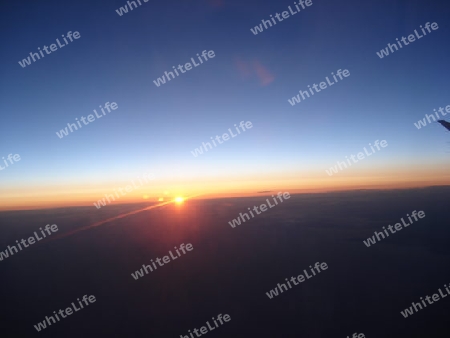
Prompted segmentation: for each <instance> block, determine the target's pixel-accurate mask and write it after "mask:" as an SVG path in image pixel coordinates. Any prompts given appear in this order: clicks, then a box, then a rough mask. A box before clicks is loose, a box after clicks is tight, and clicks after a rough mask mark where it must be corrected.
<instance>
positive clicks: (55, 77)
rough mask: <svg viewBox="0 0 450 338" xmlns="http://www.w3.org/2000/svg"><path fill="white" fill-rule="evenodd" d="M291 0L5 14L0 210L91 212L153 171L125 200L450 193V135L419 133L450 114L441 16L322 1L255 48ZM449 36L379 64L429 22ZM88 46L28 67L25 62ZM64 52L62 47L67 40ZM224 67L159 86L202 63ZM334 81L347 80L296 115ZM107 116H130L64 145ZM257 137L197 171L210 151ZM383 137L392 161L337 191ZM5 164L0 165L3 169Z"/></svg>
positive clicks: (376, 162)
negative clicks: (376, 191)
mask: <svg viewBox="0 0 450 338" xmlns="http://www.w3.org/2000/svg"><path fill="white" fill-rule="evenodd" d="M293 2H294V1H288V0H282V1H268V0H266V1H240V0H200V1H164V2H154V1H149V2H146V3H145V2H143V0H142V1H141V3H142V5H141V6H138V8H135V9H134V10H133V11H129V12H128V13H126V14H123V15H122V16H119V15H118V14H117V13H116V10H117V9H119V8H120V7H122V6H125V5H126V1H118V0H117V1H109V2H105V1H97V0H92V1H76V2H64V3H63V2H61V1H53V0H50V1H45V2H35V1H33V2H32V1H15V2H10V3H2V5H1V9H2V10H1V11H0V25H1V33H0V39H1V41H2V46H3V48H2V53H1V55H0V95H1V97H2V100H0V114H1V121H2V123H1V124H0V157H5V158H6V156H7V155H8V154H13V155H14V154H19V155H20V157H21V160H20V161H18V162H15V163H14V164H12V165H10V166H9V167H7V168H5V169H4V170H1V171H0V209H13V208H32V207H33V208H34V207H56V206H63V205H82V204H84V205H92V203H93V202H96V201H97V200H98V199H101V198H102V197H103V196H104V194H106V193H111V192H112V191H113V189H116V188H118V187H124V186H125V185H127V184H129V182H130V181H131V180H136V178H137V177H141V178H142V177H143V175H144V174H145V173H152V174H153V175H154V177H155V179H154V180H152V182H151V183H149V184H147V185H145V186H144V187H142V188H140V189H136V190H135V191H133V192H130V193H129V194H127V196H124V197H123V198H121V201H123V202H126V201H145V200H144V196H145V198H146V199H148V200H149V201H153V200H154V199H155V198H158V197H160V196H164V193H166V195H168V196H169V195H170V196H172V195H173V196H175V195H183V196H191V195H196V196H197V195H202V196H227V195H230V196H231V195H233V194H255V193H256V192H258V191H264V190H274V191H275V190H276V191H278V190H282V189H283V190H285V191H299V192H301V191H308V192H313V191H328V190H336V189H338V190H339V189H356V188H405V187H412V186H427V185H440V184H445V185H447V184H449V182H450V176H449V175H448V170H447V168H448V165H449V164H450V154H449V153H450V144H449V141H450V134H449V132H447V131H446V130H445V129H443V128H442V127H441V126H440V125H439V124H437V123H432V124H430V125H427V126H426V127H424V128H421V129H420V130H418V129H417V128H416V127H415V126H414V122H417V121H418V120H420V119H423V118H424V116H425V114H431V113H433V109H435V108H436V109H437V108H439V107H445V106H447V105H450V98H449V97H448V86H447V83H446V82H447V79H446V74H448V73H449V71H450V65H449V63H448V61H446V59H447V57H446V56H447V55H448V53H449V51H450V47H449V45H448V36H449V33H450V31H449V25H448V17H449V14H450V7H449V6H448V4H447V3H446V2H445V1H437V0H433V1H392V0H381V1H372V0H371V1H364V2H361V1H356V0H343V1H338V2H336V1H331V0H326V1H314V0H313V1H312V2H313V5H312V6H310V7H307V8H306V9H304V10H302V11H301V12H300V13H297V14H296V15H293V16H291V17H289V18H287V19H285V20H284V21H283V22H279V23H278V24H276V25H274V26H273V27H271V28H268V29H265V30H264V31H263V32H262V33H259V34H257V35H254V34H253V33H252V32H251V31H250V28H254V27H255V26H256V25H259V24H260V23H261V20H262V19H265V20H267V19H269V16H270V15H275V14H276V13H281V12H282V11H285V10H288V6H293ZM427 22H430V23H432V22H437V23H438V25H439V29H438V30H435V31H432V32H431V33H430V34H428V35H427V36H424V37H423V38H422V39H420V40H417V41H415V42H413V43H411V44H410V45H408V46H405V47H403V48H402V49H400V50H399V51H397V52H395V53H393V54H391V55H389V56H387V57H385V58H383V59H380V58H379V57H378V56H377V55H376V52H379V51H380V50H381V49H384V48H385V47H386V46H387V44H388V43H394V42H395V38H401V37H402V36H407V35H409V34H412V33H413V32H414V30H415V29H419V27H420V25H424V24H425V23H427ZM69 31H72V32H75V31H78V32H79V33H80V35H81V37H80V38H79V39H77V40H74V41H73V42H70V43H69V44H68V45H66V46H64V47H63V48H60V49H58V50H56V51H55V52H52V53H51V54H50V55H46V56H45V57H44V58H41V59H40V60H38V61H36V62H32V63H31V65H29V66H27V67H25V68H22V67H21V66H20V65H19V63H18V61H22V60H23V59H24V58H26V57H27V56H29V53H30V52H37V48H38V47H40V48H41V49H42V48H43V46H44V45H46V46H49V45H50V44H52V43H55V41H56V39H57V38H61V35H63V34H64V35H66V33H67V32H69ZM61 42H62V40H61ZM204 50H206V51H209V50H213V51H214V53H215V57H214V58H212V59H209V60H208V61H206V62H204V63H203V64H201V65H200V66H198V67H195V68H193V69H191V70H190V71H188V72H186V73H185V74H181V75H180V76H178V77H176V78H175V79H173V80H171V81H168V82H167V83H166V84H164V85H161V86H160V87H157V86H156V85H155V84H154V82H153V81H154V80H156V79H157V78H158V77H161V76H162V75H163V74H164V72H165V71H171V70H173V69H172V66H177V65H179V64H185V63H186V62H189V61H190V59H191V58H192V57H196V54H197V53H201V52H202V51H204ZM338 69H342V70H344V69H348V70H349V72H350V74H351V75H350V76H349V77H347V78H345V79H344V80H342V81H340V82H338V83H336V84H335V85H334V86H332V87H329V88H327V89H325V90H323V91H321V92H320V93H317V94H316V95H314V96H312V97H310V98H308V99H307V100H305V101H304V102H300V103H299V104H297V105H295V106H291V105H290V104H289V103H288V101H287V100H288V99H291V98H292V97H293V96H295V95H297V94H298V91H299V90H300V89H301V90H305V89H306V88H307V86H308V85H312V84H314V83H319V82H321V81H324V79H325V77H326V76H330V75H331V72H336V71H337V70H338ZM105 102H116V103H117V105H118V109H116V110H114V111H112V112H111V113H108V114H107V115H106V116H103V117H102V118H101V119H98V120H95V121H94V122H92V123H90V124H89V125H87V126H83V128H81V129H79V130H77V131H75V132H73V133H70V134H69V135H68V136H67V137H63V138H62V139H60V138H59V137H58V136H57V135H56V132H58V131H60V130H61V129H63V128H65V127H66V126H67V123H69V122H70V123H74V122H75V118H78V119H80V118H81V116H85V117H86V116H87V115H89V114H92V113H93V109H97V108H98V107H99V105H104V103H105ZM241 121H251V123H252V125H253V127H252V128H251V129H248V130H247V131H245V132H243V133H242V134H240V135H238V136H237V137H235V138H232V139H230V140H229V141H227V142H225V143H224V144H221V145H218V146H217V147H214V148H213V149H212V150H210V151H208V152H205V153H204V154H202V155H199V156H198V157H194V156H193V155H192V153H191V151H194V149H195V148H198V147H200V146H201V144H202V142H208V141H210V137H213V136H215V135H221V134H223V133H225V132H227V130H228V128H232V130H234V124H239V123H240V122H241ZM375 140H380V141H381V140H386V141H387V143H388V146H387V147H386V148H383V149H382V150H381V151H379V152H377V153H375V154H373V155H372V156H371V157H368V158H366V159H364V160H362V161H361V162H358V163H357V164H354V165H352V166H351V167H350V168H347V169H345V170H343V171H342V172H339V173H337V174H335V175H333V176H331V177H330V176H328V175H327V174H326V171H325V170H326V169H329V168H330V167H331V166H334V165H335V164H336V161H343V160H344V158H345V156H350V155H351V154H357V153H358V152H360V151H363V148H364V147H368V145H369V143H372V144H373V142H374V141H375ZM0 164H3V162H2V161H0Z"/></svg>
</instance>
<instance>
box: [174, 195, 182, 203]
mask: <svg viewBox="0 0 450 338" xmlns="http://www.w3.org/2000/svg"><path fill="white" fill-rule="evenodd" d="M175 202H177V203H183V202H184V198H183V197H181V196H178V197H175Z"/></svg>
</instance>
